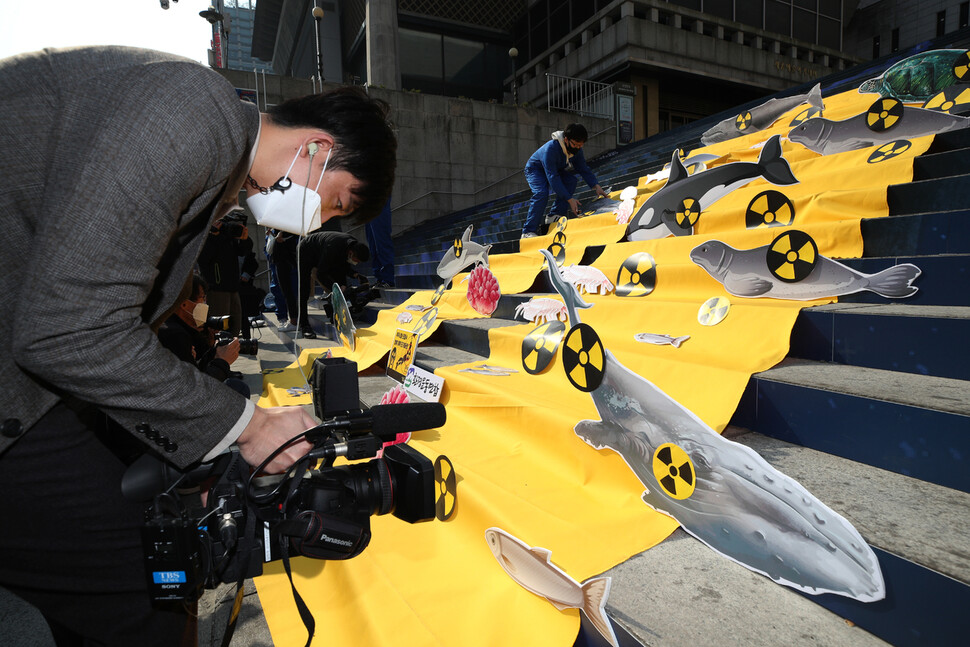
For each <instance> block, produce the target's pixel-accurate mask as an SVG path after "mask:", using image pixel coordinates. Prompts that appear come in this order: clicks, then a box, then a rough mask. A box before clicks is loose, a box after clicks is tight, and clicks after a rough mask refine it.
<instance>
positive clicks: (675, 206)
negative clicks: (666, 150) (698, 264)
mask: <svg viewBox="0 0 970 647" xmlns="http://www.w3.org/2000/svg"><path fill="white" fill-rule="evenodd" d="M670 166H671V170H670V178H669V179H668V180H667V183H666V184H664V185H663V186H662V187H661V188H660V189H658V190H657V192H656V193H654V194H653V195H651V196H650V197H649V198H647V200H646V201H645V202H644V203H643V204H642V205H641V206H640V209H639V210H638V211H637V213H636V215H635V216H634V217H633V220H631V221H630V224H629V225H627V228H626V239H627V240H631V241H634V240H652V239H656V238H666V237H667V236H669V235H671V234H673V235H675V236H687V235H690V234H691V233H693V231H694V224H695V223H696V221H697V218H698V217H699V215H700V213H701V212H702V211H703V210H704V209H707V208H709V207H710V206H711V205H712V204H714V203H715V202H717V201H718V200H720V199H721V198H723V197H724V196H726V195H728V194H729V193H731V192H732V191H734V190H735V189H739V188H741V187H742V186H744V185H746V184H748V183H749V182H751V181H753V180H756V179H758V178H764V179H765V180H767V181H769V182H771V183H772V184H778V185H787V184H798V180H797V179H795V176H794V175H792V172H791V167H790V166H789V165H788V161H787V160H786V159H785V158H784V156H783V155H782V150H781V137H780V136H779V135H775V136H773V137H772V138H771V139H769V140H768V141H767V143H765V146H764V148H763V149H762V150H761V155H760V157H758V161H757V162H733V163H731V164H724V165H721V166H716V167H714V168H712V169H708V170H706V171H702V172H700V173H695V174H694V175H688V174H687V170H686V169H685V168H684V165H683V163H682V162H681V161H680V157H679V156H678V155H677V151H674V153H673V155H672V157H671V159H670Z"/></svg>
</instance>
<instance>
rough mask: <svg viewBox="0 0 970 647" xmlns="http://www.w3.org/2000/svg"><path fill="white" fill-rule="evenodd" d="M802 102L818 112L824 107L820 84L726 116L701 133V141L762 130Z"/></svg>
mask: <svg viewBox="0 0 970 647" xmlns="http://www.w3.org/2000/svg"><path fill="white" fill-rule="evenodd" d="M803 103H807V104H808V105H810V106H811V107H812V108H814V109H815V110H816V111H818V112H821V111H822V110H824V109H825V103H824V102H823V101H822V86H821V84H818V83H816V84H815V87H813V88H812V89H811V90H809V91H808V92H806V93H805V94H797V95H795V96H792V97H780V98H775V99H768V100H767V101H765V102H764V103H762V104H761V105H759V106H755V107H754V108H751V109H750V110H748V111H746V112H743V113H741V114H740V115H737V116H734V117H728V118H727V119H725V120H724V121H721V122H718V123H717V124H715V125H714V126H712V127H710V128H708V129H707V130H706V131H704V134H703V135H701V143H702V144H704V145H705V146H709V145H711V144H716V143H718V142H723V141H727V140H728V139H732V138H734V137H739V136H741V135H750V134H751V133H756V132H758V131H760V130H764V129H765V128H767V127H769V126H770V125H771V124H773V123H775V121H777V120H778V117H780V116H782V115H783V114H785V113H786V112H788V111H789V110H791V109H792V108H797V107H798V106H800V105H802V104H803ZM742 118H744V119H742Z"/></svg>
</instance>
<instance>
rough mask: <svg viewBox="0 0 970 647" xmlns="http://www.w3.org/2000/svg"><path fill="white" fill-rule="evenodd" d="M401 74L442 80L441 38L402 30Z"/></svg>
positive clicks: (435, 35)
mask: <svg viewBox="0 0 970 647" xmlns="http://www.w3.org/2000/svg"><path fill="white" fill-rule="evenodd" d="M399 43H400V48H401V74H407V75H409V76H419V77H426V78H433V79H440V78H441V75H442V68H441V36H440V35H438V34H426V33H424V32H420V31H414V30H412V29H402V30H400V35H399Z"/></svg>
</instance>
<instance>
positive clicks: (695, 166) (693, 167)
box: [620, 150, 720, 200]
mask: <svg viewBox="0 0 970 647" xmlns="http://www.w3.org/2000/svg"><path fill="white" fill-rule="evenodd" d="M677 157H680V151H679V150H678V151H677ZM716 159H720V156H719V155H711V154H710V153H698V154H697V155H688V156H687V157H686V158H684V159H683V160H681V161H682V163H683V165H684V168H685V169H687V172H688V174H690V175H692V174H694V173H699V172H701V171H705V170H707V163H708V162H713V161H714V160H716ZM669 177H670V162H667V163H666V164H664V167H663V168H662V169H661V170H659V171H657V172H656V173H650V174H649V175H647V176H646V177H645V178H643V184H644V185H647V184H650V183H651V182H656V181H657V180H666V179H667V178H669ZM625 190H626V189H624V191H625ZM633 197H636V196H635V195H634V196H633ZM620 199H621V200H622V199H623V194H620Z"/></svg>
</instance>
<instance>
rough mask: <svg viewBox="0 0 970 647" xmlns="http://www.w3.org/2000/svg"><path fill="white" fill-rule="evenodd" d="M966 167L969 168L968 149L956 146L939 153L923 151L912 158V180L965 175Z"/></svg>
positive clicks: (969, 156)
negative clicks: (956, 147)
mask: <svg viewBox="0 0 970 647" xmlns="http://www.w3.org/2000/svg"><path fill="white" fill-rule="evenodd" d="M967 169H970V149H967V148H958V149H955V150H949V151H944V152H939V153H925V154H923V155H920V156H919V157H917V158H916V159H915V160H913V180H916V181H921V180H933V179H939V178H944V177H952V176H954V175H966V173H967Z"/></svg>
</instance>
